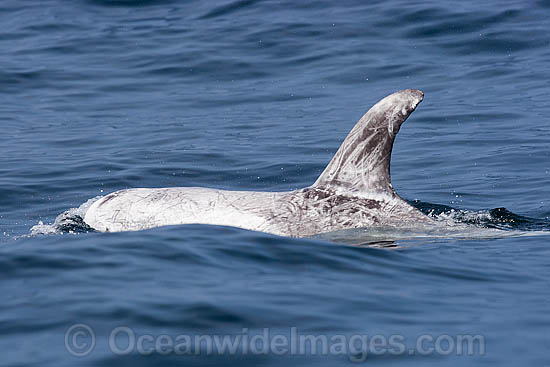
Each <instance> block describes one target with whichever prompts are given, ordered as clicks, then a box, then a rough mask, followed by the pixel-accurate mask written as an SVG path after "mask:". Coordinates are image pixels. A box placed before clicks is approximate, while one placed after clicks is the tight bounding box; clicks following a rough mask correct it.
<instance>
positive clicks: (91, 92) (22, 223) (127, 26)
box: [0, 0, 550, 366]
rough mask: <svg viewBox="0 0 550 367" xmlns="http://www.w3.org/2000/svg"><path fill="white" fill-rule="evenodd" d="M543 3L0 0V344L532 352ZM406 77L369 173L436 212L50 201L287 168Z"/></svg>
mask: <svg viewBox="0 0 550 367" xmlns="http://www.w3.org/2000/svg"><path fill="white" fill-rule="evenodd" d="M549 12H550V2H548V1H545V0H540V1H529V2H525V1H495V0H488V1H484V2H473V1H472V2H471V1H466V2H460V3H457V2H450V1H425V2H417V1H402V0H388V1H369V2H366V1H345V2H334V1H324V0H322V1H317V2H298V1H252V0H240V1H205V2H199V1H186V2H183V1H169V0H165V1H160V0H159V1H153V0H141V1H140V0H134V1H132V0H118V1H117V0H112V1H111V0H87V1H85V0H77V1H70V2H67V1H60V0H50V1H38V0H25V1H15V0H5V1H2V2H1V3H0V47H1V49H2V52H1V53H0V97H1V103H0V124H1V125H0V126H1V127H2V129H1V134H0V158H1V159H0V274H1V281H0V293H1V295H2V302H0V346H1V347H2V357H1V358H0V365H2V366H37V365H38V366H76V365H79V366H80V365H83V366H97V365H100V366H126V365H128V366H142V365H143V366H170V365H191V366H202V365H212V366H219V365H239V366H260V365H266V366H271V365H273V366H275V365H296V366H304V365H316V366H325V365H326V366H334V365H355V364H365V363H366V364H369V365H388V366H390V365H408V366H426V365H435V366H463V365H472V366H494V365H500V366H504V365H514V366H515V365H529V366H550V355H549V353H548V346H549V345H550V333H549V330H550V316H549V315H550V312H549V311H550V293H549V289H550V265H549V259H550V117H549V116H550V101H549V96H550V33H549V32H548V29H550V17H548V13H549ZM404 88H417V89H421V90H423V91H424V93H425V98H424V101H423V102H422V104H421V105H420V106H419V107H418V109H417V110H416V111H415V112H414V113H413V114H412V116H411V117H410V118H409V120H407V122H406V123H405V124H404V125H403V126H402V128H401V131H400V133H399V135H398V137H397V139H396V142H395V146H394V150H393V158H392V183H393V186H394V187H395V188H396V190H397V192H399V193H400V195H401V196H403V197H404V198H405V199H407V200H409V201H411V203H413V204H414V205H416V206H417V207H418V208H420V209H421V210H423V211H424V212H426V213H428V214H430V215H432V216H433V217H434V218H436V219H437V220H439V221H441V223H442V224H444V226H443V229H442V230H440V231H437V232H425V231H422V230H421V229H418V228H410V229H407V230H400V231H397V230H392V229H391V228H378V229H365V230H356V231H346V232H344V233H336V234H330V235H324V236H318V237H315V238H307V239H291V238H285V237H277V236H272V235H268V234H263V233H256V232H251V231H246V230H241V229H236V228H228V227H216V226H206V225H187V226H173V227H164V228H156V229H152V230H147V231H140V232H126V233H97V232H93V231H88V230H87V229H86V228H85V227H84V226H82V225H79V224H78V223H75V222H74V221H72V222H66V221H65V222H64V219H65V218H67V217H68V216H69V217H71V218H72V219H75V218H77V217H76V216H75V214H77V213H78V210H77V209H75V208H78V207H79V206H81V205H82V204H83V203H85V202H87V201H88V200H90V199H93V198H95V197H97V196H100V195H105V194H107V193H109V192H112V191H116V190H120V189H125V188H133V187H171V186H204V187H213V188H223V189H233V190H265V191H283V190H292V189H296V188H301V187H305V186H308V185H310V184H312V183H313V182H314V181H315V179H316V178H317V176H318V175H319V174H320V173H321V171H322V170H323V169H324V167H325V165H326V164H327V163H328V161H329V160H330V158H331V157H332V155H333V154H334V152H335V151H336V149H337V148H338V147H339V145H340V143H341V142H342V140H343V138H344V137H345V135H346V134H347V132H348V131H349V130H350V129H351V128H352V126H353V125H354V123H355V122H356V121H357V120H358V119H359V118H360V117H361V116H362V114H363V113H364V112H365V111H366V110H368V109H369V108H370V107H371V106H372V105H373V104H374V103H376V102H377V101H378V100H379V99H380V98H382V97H384V96H386V95H387V94H389V93H391V92H394V91H396V90H399V89H404ZM67 211H69V212H68V214H63V213H66V212H67ZM67 223H68V224H67ZM456 228H460V230H458V231H457V230H456ZM266 333H267V334H266ZM200 336H202V340H199V342H198V344H197V345H194V344H193V343H195V342H196V341H197V339H198V338H199V337H200ZM216 337H219V338H233V339H231V340H236V341H237V346H238V348H237V350H236V351H233V352H231V351H228V350H221V348H217V347H216V345H215V340H217V339H216ZM307 337H315V338H317V339H315V340H316V341H315V343H310V344H309V345H308V344H307ZM300 338H302V339H300ZM468 338H470V339H468ZM188 340H191V344H193V345H192V346H193V347H190V348H187V346H189V345H191V344H185V343H186V342H187V341H188ZM251 340H252V341H251ZM304 340H305V341H304ZM465 340H466V341H468V340H470V341H471V345H470V346H469V345H468V343H467V342H466V343H463V342H464V341H465ZM325 342H326V343H325ZM212 343H214V344H212ZM285 343H286V344H285ZM323 343H325V344H326V345H324V344H323ZM301 344H303V348H302V345H301ZM285 345H286V347H285ZM313 345H315V347H314V346H313ZM266 346H268V347H269V348H267V349H268V350H265V347H266ZM210 347H212V348H211V349H212V350H210V351H209V348H210ZM315 348H317V349H316V350H315Z"/></svg>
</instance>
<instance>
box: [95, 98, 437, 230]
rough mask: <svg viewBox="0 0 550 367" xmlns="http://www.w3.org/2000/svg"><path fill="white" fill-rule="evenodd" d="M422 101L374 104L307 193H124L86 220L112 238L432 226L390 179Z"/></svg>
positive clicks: (184, 190) (186, 189) (395, 100)
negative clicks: (169, 229)
mask: <svg viewBox="0 0 550 367" xmlns="http://www.w3.org/2000/svg"><path fill="white" fill-rule="evenodd" d="M423 97H424V94H423V93H422V92H421V91H419V90H415V89H406V90H402V91H399V92H396V93H393V94H391V95H389V96H387V97H386V98H383V99H382V100H380V101H379V102H378V103H376V104H375V105H374V106H373V107H372V108H371V109H370V110H369V111H368V112H367V113H365V115H364V116H363V117H362V118H361V119H360V120H359V121H358V122H357V124H356V125H355V126H354V127H353V129H352V130H351V131H350V133H349V134H348V136H347V137H346V139H345V140H344V142H343V143H342V145H341V146H340V148H339V149H338V151H337V152H336V154H335V155H334V157H333V158H332V160H331V161H330V163H329V164H328V166H327V167H326V169H325V170H324V172H323V173H322V174H321V175H320V176H319V178H318V179H317V181H316V182H315V183H314V184H313V185H312V186H311V187H308V188H304V189H300V190H295V191H289V192H255V191H226V190H214V189H206V188H197V187H174V188H163V189H129V190H122V191H117V192H115V193H112V194H109V195H107V196H106V197H105V198H104V199H102V200H99V201H98V202H96V203H94V204H92V206H91V207H90V208H89V209H88V211H87V212H86V215H85V218H84V221H85V222H86V224H88V225H89V226H90V227H92V228H94V229H96V230H99V231H111V232H115V231H127V230H140V229H146V228H152V227H158V226H163V225H174V224H214V225H224V226H234V227H240V228H245V229H250V230H255V231H262V232H268V233H273V234H278V235H284V236H291V237H305V236H312V235H315V234H320V233H326V232H333V231H339V230H343V229H350V228H365V227H371V226H392V227H399V226H410V225H411V222H414V223H419V222H420V223H433V221H432V220H431V219H430V218H429V217H427V216H426V215H424V214H422V213H421V212H420V211H418V210H417V209H415V208H413V207H412V206H411V205H409V204H408V203H407V202H406V201H405V200H403V199H401V198H400V197H399V195H397V193H396V192H395V191H394V189H393V187H392V185H391V180H390V160H391V151H392V147H393V143H394V139H395V136H396V135H397V133H398V131H399V129H400V128H401V125H402V124H403V122H404V121H405V120H406V119H407V118H408V117H409V115H410V114H411V113H412V112H413V111H414V110H415V108H416V107H417V106H418V104H419V103H420V102H421V101H422V99H423ZM115 198H116V200H114V199H115Z"/></svg>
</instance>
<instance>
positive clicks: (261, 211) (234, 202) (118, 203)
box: [84, 187, 280, 232]
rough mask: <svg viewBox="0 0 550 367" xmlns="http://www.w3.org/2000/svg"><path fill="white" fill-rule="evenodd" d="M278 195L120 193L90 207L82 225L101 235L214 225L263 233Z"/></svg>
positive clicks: (186, 190) (176, 190)
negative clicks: (180, 225)
mask: <svg viewBox="0 0 550 367" xmlns="http://www.w3.org/2000/svg"><path fill="white" fill-rule="evenodd" d="M279 196H280V193H276V192H251V191H225V190H215V189H207V188H199V187H173V188H159V189H141V188H140V189H129V190H121V191H117V192H114V193H111V194H109V195H106V196H104V197H103V198H101V199H99V200H97V201H96V202H95V203H93V204H92V205H91V206H90V208H89V209H88V210H87V211H86V214H85V217H84V221H85V222H86V223H87V224H88V225H89V226H91V227H92V228H94V229H96V230H99V231H105V232H118V231H127V230H141V229H147V228H153V227H159V226H163V225H175V224H216V225H227V226H234V227H241V228H247V229H252V230H264V229H265V228H267V227H268V226H267V225H266V215H265V212H266V211H269V210H270V209H271V208H270V206H271V205H272V204H271V203H273V202H274V201H275V200H276V199H277V198H278V197H279Z"/></svg>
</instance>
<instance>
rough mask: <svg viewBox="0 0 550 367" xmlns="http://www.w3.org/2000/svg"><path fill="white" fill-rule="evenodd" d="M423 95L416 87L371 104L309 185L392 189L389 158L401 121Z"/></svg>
mask: <svg viewBox="0 0 550 367" xmlns="http://www.w3.org/2000/svg"><path fill="white" fill-rule="evenodd" d="M423 98H424V93H422V92H421V91H419V90H416V89H405V90H401V91H399V92H396V93H393V94H391V95H389V96H387V97H386V98H384V99H382V100H380V101H379V102H378V103H377V104H375V105H374V106H373V107H372V108H371V109H370V110H369V111H368V112H367V113H366V114H365V115H363V117H362V118H361V119H360V120H359V121H358V122H357V124H356V125H355V126H354V127H353V129H352V130H351V131H350V133H349V134H348V136H347V137H346V139H345V140H344V142H343V143H342V145H341V146H340V148H339V149H338V151H337V152H336V154H335V155H334V157H333V158H332V160H331V161H330V163H329V164H328V166H327V168H325V170H324V171H323V173H322V174H321V176H319V178H318V179H317V181H316V182H315V183H314V184H313V187H318V188H326V189H334V190H336V191H346V192H355V193H362V192H378V193H393V192H394V191H393V188H392V186H391V180H390V159H391V151H392V147H393V141H394V139H395V136H396V135H397V132H398V131H399V128H400V127H401V124H402V123H403V122H404V121H405V120H406V119H407V117H409V115H410V114H411V113H412V112H413V111H414V110H415V108H416V106H417V105H418V104H419V103H420V102H421V101H422V99H423Z"/></svg>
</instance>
